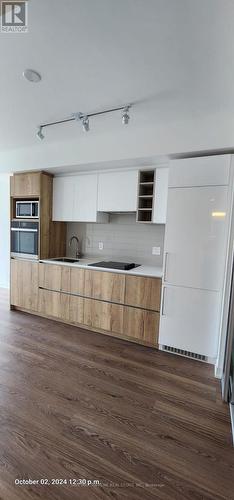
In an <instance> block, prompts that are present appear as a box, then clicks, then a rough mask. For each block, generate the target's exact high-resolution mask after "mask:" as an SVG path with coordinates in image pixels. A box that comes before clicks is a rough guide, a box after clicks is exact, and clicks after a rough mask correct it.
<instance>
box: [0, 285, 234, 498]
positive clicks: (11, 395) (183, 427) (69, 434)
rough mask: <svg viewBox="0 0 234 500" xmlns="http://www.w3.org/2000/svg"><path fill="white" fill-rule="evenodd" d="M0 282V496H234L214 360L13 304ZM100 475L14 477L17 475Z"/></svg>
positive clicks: (233, 458) (232, 455)
mask: <svg viewBox="0 0 234 500" xmlns="http://www.w3.org/2000/svg"><path fill="white" fill-rule="evenodd" d="M7 299H8V298H7V295H6V292H3V291H1V292H0V498H1V499H3V500H21V499H22V500H30V499H40V498H42V499H51V500H63V499H64V500H68V499H69V500H73V499H82V500H83V499H85V500H86V499H87V500H97V499H101V500H102V499H103V500H105V499H116V500H142V499H144V500H150V499H155V498H158V499H163V500H177V499H178V500H183V499H187V500H193V499H195V500H198V499H204V500H205V499H210V500H211V499H212V500H214V499H220V500H221V499H225V500H232V499H234V449H233V448H232V446H231V431H230V419H229V412H228V407H227V406H226V405H225V404H223V403H222V401H221V398H220V389H219V383H218V381H217V380H215V379H214V378H213V368H212V367H211V366H208V365H206V364H202V363H199V362H196V361H191V360H187V359H183V358H181V357H177V356H173V355H170V354H168V353H162V352H158V351H156V350H154V349H149V348H146V347H142V346H138V345H135V344H130V343H127V342H125V341H122V340H118V339H113V338H111V337H107V336H104V335H100V334H95V333H91V332H87V331H86V330H80V329H77V328H73V327H70V326H66V325H62V324H59V323H56V322H54V321H49V320H45V319H41V318H37V317H35V316H31V315H27V314H24V313H19V312H16V311H12V312H11V311H9V310H8V300H7ZM29 478H31V479H33V480H38V479H39V480H40V479H41V478H44V479H46V478H47V479H48V480H50V481H51V480H52V479H55V478H58V479H60V478H61V479H67V480H69V479H73V478H74V479H79V478H80V479H86V480H90V481H97V480H98V481H99V482H100V484H99V485H95V484H91V485H89V486H78V485H75V484H74V485H69V484H67V485H65V484H62V485H56V484H55V485H54V484H53V485H52V484H51V485H40V484H39V485H34V486H29V485H27V486H25V485H24V486H16V485H15V484H14V483H15V479H29Z"/></svg>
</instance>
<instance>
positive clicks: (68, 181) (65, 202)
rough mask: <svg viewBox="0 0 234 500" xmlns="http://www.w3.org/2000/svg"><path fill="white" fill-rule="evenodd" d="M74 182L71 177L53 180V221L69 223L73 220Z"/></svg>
mask: <svg viewBox="0 0 234 500" xmlns="http://www.w3.org/2000/svg"><path fill="white" fill-rule="evenodd" d="M73 207H74V181H73V178H72V177H55V178H54V179H53V220H54V221H65V222H69V221H72V220H73Z"/></svg>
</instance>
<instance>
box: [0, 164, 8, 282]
mask: <svg viewBox="0 0 234 500" xmlns="http://www.w3.org/2000/svg"><path fill="white" fill-rule="evenodd" d="M9 281H10V176H9V175H8V174H1V175H0V287H2V288H9Z"/></svg>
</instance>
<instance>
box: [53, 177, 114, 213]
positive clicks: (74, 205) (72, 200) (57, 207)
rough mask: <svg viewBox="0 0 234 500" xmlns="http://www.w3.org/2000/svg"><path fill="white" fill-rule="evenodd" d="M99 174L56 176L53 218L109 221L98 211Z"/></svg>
mask: <svg viewBox="0 0 234 500" xmlns="http://www.w3.org/2000/svg"><path fill="white" fill-rule="evenodd" d="M97 190H98V174H84V175H74V176H73V175H72V176H64V177H55V178H54V181H53V220H54V221H64V222H71V221H72V222H107V221H108V217H107V216H106V215H105V214H98V213H97Z"/></svg>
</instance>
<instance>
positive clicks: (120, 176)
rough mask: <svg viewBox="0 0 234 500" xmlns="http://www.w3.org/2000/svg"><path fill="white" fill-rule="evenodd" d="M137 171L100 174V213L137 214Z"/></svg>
mask: <svg viewBox="0 0 234 500" xmlns="http://www.w3.org/2000/svg"><path fill="white" fill-rule="evenodd" d="M137 181H138V171H137V170H126V171H123V172H104V173H100V174H99V181H98V211H100V212H136V209H137Z"/></svg>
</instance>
